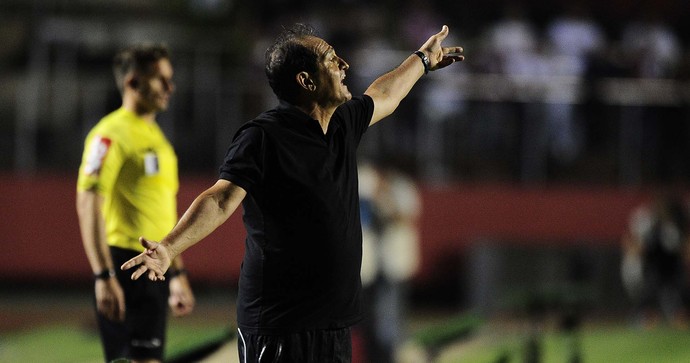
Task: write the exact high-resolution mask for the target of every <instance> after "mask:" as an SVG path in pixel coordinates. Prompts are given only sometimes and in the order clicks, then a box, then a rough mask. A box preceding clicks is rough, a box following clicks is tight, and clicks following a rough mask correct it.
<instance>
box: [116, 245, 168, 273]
mask: <svg viewBox="0 0 690 363" xmlns="http://www.w3.org/2000/svg"><path fill="white" fill-rule="evenodd" d="M139 242H141V245H142V246H144V248H146V250H145V251H144V252H142V253H141V254H139V255H138V256H136V257H134V258H132V259H131V260H129V261H127V262H125V263H124V264H122V266H121V267H120V268H121V269H122V270H129V269H130V268H132V267H135V266H138V267H137V269H136V270H134V272H133V273H132V280H138V279H139V277H141V275H143V274H147V277H148V278H149V280H151V281H163V280H165V272H166V271H167V270H168V268H169V267H170V264H171V263H172V258H171V257H170V251H169V250H168V248H167V247H166V246H165V245H163V244H160V243H157V242H154V241H149V240H147V239H145V238H144V237H139Z"/></svg>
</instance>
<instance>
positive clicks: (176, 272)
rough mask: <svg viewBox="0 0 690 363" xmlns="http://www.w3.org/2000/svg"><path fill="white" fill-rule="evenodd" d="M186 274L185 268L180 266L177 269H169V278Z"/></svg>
mask: <svg viewBox="0 0 690 363" xmlns="http://www.w3.org/2000/svg"><path fill="white" fill-rule="evenodd" d="M186 274H187V269H186V268H181V269H178V270H170V278H173V277H177V276H180V275H186Z"/></svg>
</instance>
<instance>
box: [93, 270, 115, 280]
mask: <svg viewBox="0 0 690 363" xmlns="http://www.w3.org/2000/svg"><path fill="white" fill-rule="evenodd" d="M111 277H115V270H113V269H105V270H103V271H101V272H99V273H97V274H95V275H93V278H94V279H96V280H107V279H109V278H111Z"/></svg>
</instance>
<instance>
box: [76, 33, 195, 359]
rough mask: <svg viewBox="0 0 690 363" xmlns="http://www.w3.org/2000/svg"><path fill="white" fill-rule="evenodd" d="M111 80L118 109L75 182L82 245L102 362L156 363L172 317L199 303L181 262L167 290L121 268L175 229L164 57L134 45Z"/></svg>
mask: <svg viewBox="0 0 690 363" xmlns="http://www.w3.org/2000/svg"><path fill="white" fill-rule="evenodd" d="M113 71H114V74H115V80H116V82H117V85H118V87H119V89H120V92H121V94H122V107H120V108H119V109H117V110H116V111H114V112H112V113H110V114H108V115H107V116H105V117H104V118H103V119H101V120H100V121H99V122H98V124H96V126H95V127H94V128H93V129H92V130H91V131H90V132H89V134H88V136H87V137H86V142H85V147H84V155H83V158H82V163H81V166H80V168H79V178H78V181H77V212H78V215H79V225H80V229H81V235H82V241H83V244H84V249H85V251H86V255H87V257H88V259H89V263H90V265H91V268H92V269H93V272H94V276H95V280H96V281H95V303H96V304H95V305H96V312H97V318H98V326H99V329H100V334H101V341H102V343H103V347H104V351H105V358H106V361H111V360H114V359H117V358H127V359H130V360H132V361H133V362H160V361H162V359H163V353H164V349H165V330H166V322H167V307H166V305H170V308H171V310H172V312H173V314H174V315H175V316H180V315H185V314H188V313H189V312H190V311H191V310H192V309H193V306H194V295H193V294H192V290H191V288H190V286H189V281H188V280H187V276H186V270H185V269H184V267H183V264H182V259H181V258H179V257H178V258H177V259H175V261H174V262H173V267H172V268H171V270H170V272H169V273H168V275H167V276H168V279H167V280H166V281H169V284H167V283H166V284H161V283H158V282H151V281H148V280H140V281H132V280H131V279H130V277H129V275H128V274H127V273H124V272H122V271H120V269H117V268H115V266H120V265H121V264H122V263H124V262H125V261H127V260H129V259H130V258H132V257H134V256H136V255H138V254H139V253H141V252H143V251H144V248H143V247H142V245H141V244H140V243H139V240H138V239H139V237H140V236H147V237H149V236H150V237H151V238H154V239H160V238H162V237H163V236H165V235H166V234H167V233H168V232H169V231H170V230H171V229H172V227H173V226H174V225H175V223H176V222H177V205H176V198H177V190H178V176H177V157H176V155H175V151H174V150H173V147H172V146H171V145H170V142H168V140H167V139H166V138H165V135H164V134H163V132H162V131H161V129H160V128H159V126H158V124H157V123H156V114H157V113H158V112H161V111H164V110H165V109H166V108H167V107H168V101H169V98H170V95H171V94H172V93H173V91H174V89H175V87H174V84H173V82H172V76H173V68H172V65H171V63H170V56H169V53H168V50H167V48H165V47H164V46H158V45H137V46H133V47H130V48H127V49H124V50H122V51H121V52H119V53H118V54H117V55H116V57H115V60H114V64H113Z"/></svg>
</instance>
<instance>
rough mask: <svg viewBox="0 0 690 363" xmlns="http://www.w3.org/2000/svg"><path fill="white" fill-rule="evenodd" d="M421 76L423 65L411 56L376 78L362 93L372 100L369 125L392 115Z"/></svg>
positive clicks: (415, 56) (413, 55)
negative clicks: (372, 107)
mask: <svg viewBox="0 0 690 363" xmlns="http://www.w3.org/2000/svg"><path fill="white" fill-rule="evenodd" d="M423 74H424V64H423V63H422V62H421V60H420V58H419V57H418V56H417V55H415V54H411V55H410V56H409V57H407V59H405V60H404V61H403V62H402V63H401V64H400V66H398V67H397V68H395V69H393V70H392V71H390V72H388V73H386V74H384V75H382V76H381V77H379V78H377V79H376V80H375V81H374V82H373V83H372V84H371V85H370V86H369V88H367V90H366V91H365V92H364V93H365V94H366V95H368V96H370V97H371V98H372V99H374V104H375V109H374V116H373V117H372V120H371V124H374V123H376V122H377V121H379V120H381V119H382V118H384V117H386V116H388V115H390V114H391V113H393V111H395V109H396V108H397V107H398V105H399V104H400V101H402V100H403V99H404V98H405V97H406V96H407V94H408V93H409V92H410V90H411V89H412V87H413V86H414V85H415V83H417V81H418V80H419V78H420V77H421V76H422V75H423Z"/></svg>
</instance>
